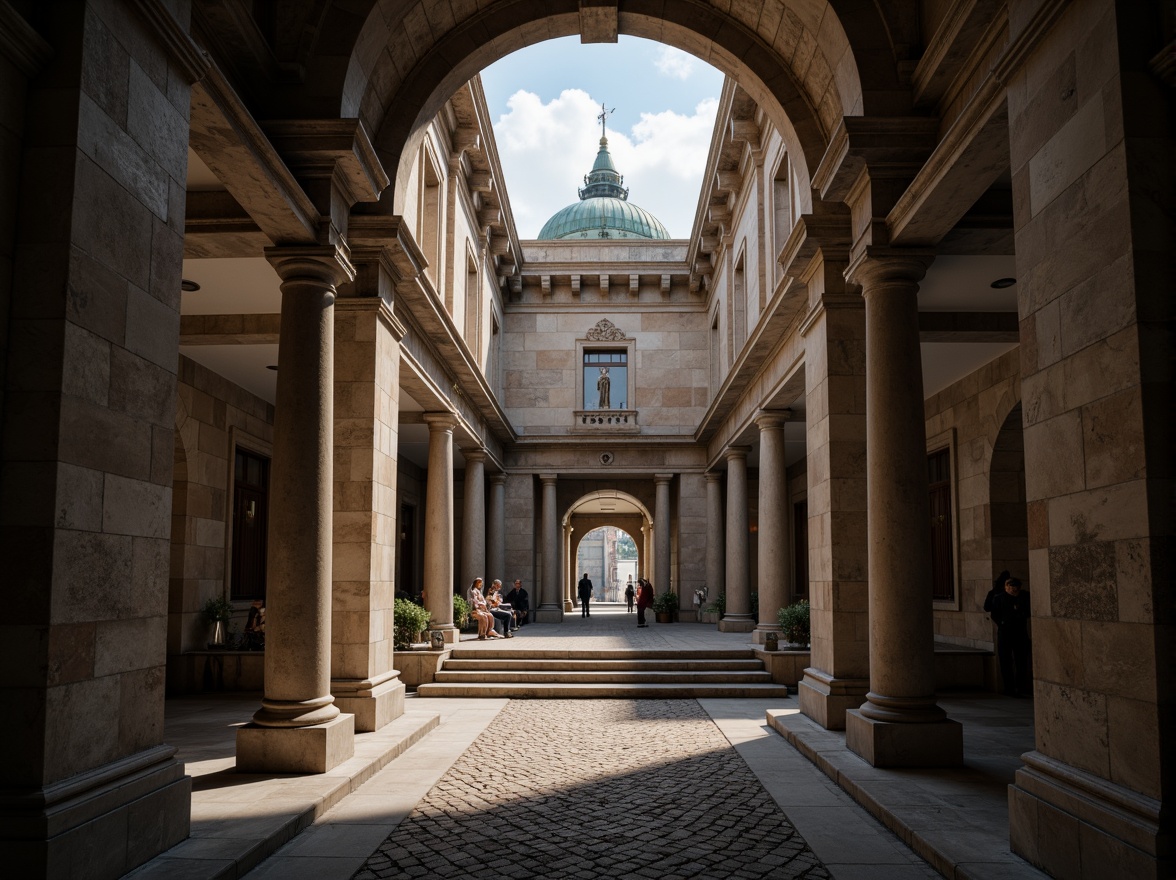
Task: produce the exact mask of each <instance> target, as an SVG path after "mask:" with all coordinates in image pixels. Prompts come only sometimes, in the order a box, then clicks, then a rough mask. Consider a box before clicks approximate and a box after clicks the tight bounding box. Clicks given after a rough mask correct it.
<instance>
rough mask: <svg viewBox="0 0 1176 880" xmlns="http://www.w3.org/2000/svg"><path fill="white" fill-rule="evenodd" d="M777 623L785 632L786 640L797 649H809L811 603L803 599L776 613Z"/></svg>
mask: <svg viewBox="0 0 1176 880" xmlns="http://www.w3.org/2000/svg"><path fill="white" fill-rule="evenodd" d="M776 622H777V623H779V624H780V629H782V630H783V631H784V638H785V640H786V641H788V642H789V643H790V644H791V645H793V646H794V647H797V648H807V647H808V645H809V638H810V630H809V603H808V600H807V599H801V600H800V601H799V602H796V603H795V604H793V605H789V606H788V607H787V608H781V609H780V610H779V611H777V612H776Z"/></svg>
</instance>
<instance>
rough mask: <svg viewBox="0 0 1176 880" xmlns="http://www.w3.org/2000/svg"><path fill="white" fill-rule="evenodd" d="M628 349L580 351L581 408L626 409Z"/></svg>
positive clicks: (627, 406)
mask: <svg viewBox="0 0 1176 880" xmlns="http://www.w3.org/2000/svg"><path fill="white" fill-rule="evenodd" d="M628 393H629V353H628V352H627V351H624V350H621V351H613V350H602V349H592V350H589V351H585V352H584V409H630V408H631V407H630V406H629V401H628V400H626V399H625V398H626V396H627V395H628Z"/></svg>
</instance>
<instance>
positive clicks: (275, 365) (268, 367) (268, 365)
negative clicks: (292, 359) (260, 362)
mask: <svg viewBox="0 0 1176 880" xmlns="http://www.w3.org/2000/svg"><path fill="white" fill-rule="evenodd" d="M265 368H266V369H267V370H273V371H274V372H275V373H276V372H277V371H278V365H277V364H266V367H265Z"/></svg>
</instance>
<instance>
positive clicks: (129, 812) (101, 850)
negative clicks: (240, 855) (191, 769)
mask: <svg viewBox="0 0 1176 880" xmlns="http://www.w3.org/2000/svg"><path fill="white" fill-rule="evenodd" d="M175 751H176V750H175V749H174V748H172V747H171V746H163V745H161V746H157V747H155V748H153V749H148V750H147V751H145V752H140V753H138V754H135V755H132V756H130V757H128V758H124V759H122V760H120V761H115V762H113V763H111V764H107V765H105V766H102V767H98V768H96V769H94V770H91V771H89V772H86V773H82V774H79V775H78V776H73V777H70V778H69V779H68V780H65V781H64V782H59V783H55V784H52V785H48V786H45V787H44V788H37V789H30V790H25V791H19V790H18V791H10V792H8V793H7V794H8V796H7V797H6V798H5V801H6V803H5V804H4V805H3V806H2V807H0V864H3V865H4V871H5V874H6V875H8V876H13V877H92V878H96V880H115V878H118V877H121V876H123V875H124V874H126V873H127V872H129V871H131V870H133V869H135V868H137V867H139V865H142V864H143V863H144V862H148V861H150V860H151V859H152V858H154V857H155V856H157V855H159V854H160V853H162V852H165V851H167V850H169V849H171V848H172V847H173V846H175V845H176V844H177V843H179V842H180V841H182V840H184V839H185V838H186V837H187V836H188V832H189V828H190V823H191V808H192V778H191V777H190V776H185V775H184V765H183V764H181V763H180V762H179V761H177V760H175V758H174V757H173V756H174V755H175Z"/></svg>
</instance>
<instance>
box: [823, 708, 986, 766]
mask: <svg viewBox="0 0 1176 880" xmlns="http://www.w3.org/2000/svg"><path fill="white" fill-rule="evenodd" d="M845 744H846V745H847V746H848V747H849V750H850V751H852V752H854V753H855V754H857V755H860V756H861V757H862V758H864V759H865V760H866V761H868V762H869V763H870V764H871V765H873V766H874V767H959V766H961V765H963V763H964V726H963V725H962V724H960V723H959V722H958V721H952V720H951V719H950V718H945V719H944V720H942V721H928V722H921V723H920V722H909V723H902V722H898V721H876V720H874V719H873V718H867V717H866V716H865V715H863V714H862V713H861V711H860V710H858V709H850V710H849V711H848V712H846V713H845Z"/></svg>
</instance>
